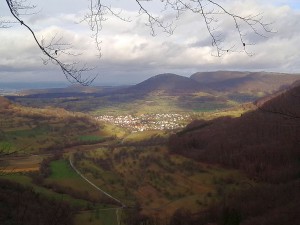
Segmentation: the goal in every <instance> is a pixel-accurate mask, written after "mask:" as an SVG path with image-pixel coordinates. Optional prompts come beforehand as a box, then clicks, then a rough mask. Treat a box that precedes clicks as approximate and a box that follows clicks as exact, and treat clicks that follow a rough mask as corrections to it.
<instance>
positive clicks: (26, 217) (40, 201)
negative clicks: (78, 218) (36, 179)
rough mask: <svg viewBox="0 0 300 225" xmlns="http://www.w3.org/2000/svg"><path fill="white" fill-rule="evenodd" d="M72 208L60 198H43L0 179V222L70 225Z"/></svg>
mask: <svg viewBox="0 0 300 225" xmlns="http://www.w3.org/2000/svg"><path fill="white" fill-rule="evenodd" d="M72 217H73V210H72V208H71V207H70V206H69V205H68V204H67V203H66V202H64V201H63V199H62V200H60V201H57V200H51V199H48V198H45V197H43V196H41V195H39V194H37V193H36V192H34V191H33V190H32V189H30V188H27V187H24V186H21V185H19V184H17V183H13V182H10V181H7V180H1V179H0V224H3V225H5V224H7V225H8V224H9V225H20V224H22V225H40V224H43V225H55V224H60V225H72V224H73V220H72Z"/></svg>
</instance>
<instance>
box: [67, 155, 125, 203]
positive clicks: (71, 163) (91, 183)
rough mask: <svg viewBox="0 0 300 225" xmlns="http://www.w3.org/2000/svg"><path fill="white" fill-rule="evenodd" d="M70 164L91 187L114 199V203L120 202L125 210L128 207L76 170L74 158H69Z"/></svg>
mask: <svg viewBox="0 0 300 225" xmlns="http://www.w3.org/2000/svg"><path fill="white" fill-rule="evenodd" d="M69 162H70V165H71V167H72V168H73V170H74V171H75V172H76V173H77V174H78V175H79V176H81V177H82V179H84V180H85V181H86V182H88V183H89V184H90V185H92V186H93V187H94V188H96V189H97V190H99V191H100V192H102V193H103V194H104V195H106V196H107V197H109V198H111V199H113V200H114V201H116V202H118V203H119V204H120V205H121V206H122V207H121V208H125V207H126V205H125V204H124V203H122V202H121V201H120V200H119V199H117V198H115V197H113V196H112V195H110V194H108V193H107V192H106V191H104V190H102V189H101V188H99V187H98V186H97V185H95V184H94V183H93V182H91V181H90V180H89V179H88V178H86V177H85V176H84V175H83V174H82V173H81V172H80V171H79V170H78V169H76V167H75V166H74V164H73V162H72V157H71V156H70V157H69Z"/></svg>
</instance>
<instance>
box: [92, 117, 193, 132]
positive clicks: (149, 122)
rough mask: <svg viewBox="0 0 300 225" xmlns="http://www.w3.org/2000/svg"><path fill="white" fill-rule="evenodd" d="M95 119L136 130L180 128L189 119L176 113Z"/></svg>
mask: <svg viewBox="0 0 300 225" xmlns="http://www.w3.org/2000/svg"><path fill="white" fill-rule="evenodd" d="M95 119H96V120H98V121H102V122H107V123H112V124H114V125H117V126H120V127H123V128H126V129H130V130H131V131H133V132H137V131H146V130H173V129H176V128H181V127H184V126H185V125H186V124H187V121H190V115H188V114H178V113H162V114H160V113H157V114H142V115H139V116H138V115H126V116H111V115H101V116H96V117H95Z"/></svg>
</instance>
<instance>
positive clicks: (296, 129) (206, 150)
mask: <svg viewBox="0 0 300 225" xmlns="http://www.w3.org/2000/svg"><path fill="white" fill-rule="evenodd" d="M299 93H300V86H296V87H294V88H292V89H290V90H288V91H287V92H284V93H282V94H280V95H279V96H277V97H275V98H273V99H271V100H269V101H267V102H265V103H261V102H257V105H258V107H259V108H258V109H257V110H255V111H252V112H248V113H245V114H243V116H242V117H240V118H234V119H233V118H226V117H225V118H219V119H215V120H212V121H209V122H206V121H195V122H193V123H192V124H190V125H189V126H187V127H186V129H184V130H183V131H181V132H180V133H177V134H175V135H173V136H171V137H170V141H169V146H170V149H171V151H172V152H173V153H178V154H181V155H184V156H187V157H192V158H194V159H197V160H198V161H201V162H206V163H218V164H221V165H223V166H225V167H230V168H235V169H238V170H241V171H244V172H245V173H246V174H247V175H248V177H249V178H250V179H252V180H255V181H257V182H262V185H259V186H257V187H255V188H253V189H252V188H251V190H249V191H247V192H244V193H240V194H238V195H236V196H230V197H229V199H227V202H226V205H225V206H224V207H221V206H220V205H219V206H216V208H211V211H209V213H208V214H209V215H210V216H208V217H206V218H203V217H201V218H200V217H198V218H197V219H196V218H195V220H194V222H195V221H197V220H198V222H199V221H202V220H212V221H213V220H216V218H219V219H222V218H220V216H221V217H222V215H223V216H227V217H228V218H227V219H234V218H233V217H236V218H235V219H236V220H237V221H236V222H235V223H228V224H252V225H255V224H264V225H267V224H270V225H275V224H285V223H288V224H297V223H298V221H299V214H298V212H297V211H298V209H299V206H300V205H299V202H300V193H299V190H300V189H299V185H300V176H299V175H300V161H299V159H300V148H299V146H300V101H299V99H300V97H299V96H300V95H299ZM287 193H288V194H287ZM210 213H211V214H210ZM214 213H217V215H219V216H217V217H215V218H213V217H212V215H214ZM224 214H225V215H224ZM229 217H230V218H229ZM225 219H226V218H223V219H222V221H223V222H224V221H225ZM215 222H217V221H215ZM190 224H193V221H191V223H190ZM221 224H222V223H221ZM226 224H227V223H226Z"/></svg>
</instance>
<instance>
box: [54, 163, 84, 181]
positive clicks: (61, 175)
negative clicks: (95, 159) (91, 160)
mask: <svg viewBox="0 0 300 225" xmlns="http://www.w3.org/2000/svg"><path fill="white" fill-rule="evenodd" d="M50 168H51V176H50V178H51V179H66V178H68V179H72V178H75V179H76V178H80V176H79V175H78V174H77V173H76V172H75V171H74V170H73V169H72V167H71V166H70V164H69V162H68V161H66V160H63V159H61V160H57V161H52V162H51V164H50Z"/></svg>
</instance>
